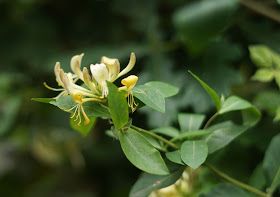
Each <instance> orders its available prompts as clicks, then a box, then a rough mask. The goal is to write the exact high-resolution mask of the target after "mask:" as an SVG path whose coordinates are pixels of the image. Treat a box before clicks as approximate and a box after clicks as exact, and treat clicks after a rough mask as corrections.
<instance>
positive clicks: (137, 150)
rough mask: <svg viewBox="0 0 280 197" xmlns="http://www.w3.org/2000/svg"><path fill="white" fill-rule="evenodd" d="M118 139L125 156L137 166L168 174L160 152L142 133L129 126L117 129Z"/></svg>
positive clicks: (159, 173) (147, 170)
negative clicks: (124, 128)
mask: <svg viewBox="0 0 280 197" xmlns="http://www.w3.org/2000/svg"><path fill="white" fill-rule="evenodd" d="M119 140H120V143H121V146H122V149H123V152H124V154H125V156H126V157H127V158H128V160H129V161H130V162H131V163H132V164H133V165H135V166H136V167H137V168H139V169H141V170H143V171H145V172H148V173H151V174H158V175H166V174H169V171H168V169H167V167H166V165H165V163H164V161H163V159H162V157H161V155H160V153H159V152H158V151H157V150H156V149H155V148H154V147H153V146H152V145H151V144H150V143H149V142H148V141H147V139H146V138H145V137H144V136H143V135H141V134H139V133H138V132H137V131H135V130H133V129H130V128H129V129H128V130H126V131H121V130H120V131H119Z"/></svg>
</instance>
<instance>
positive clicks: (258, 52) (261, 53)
mask: <svg viewBox="0 0 280 197" xmlns="http://www.w3.org/2000/svg"><path fill="white" fill-rule="evenodd" d="M249 51H250V57H251V60H252V61H253V62H254V64H256V65H257V66H259V67H272V65H273V64H272V63H273V62H272V55H271V54H272V51H271V50H270V49H269V48H268V47H267V46H264V45H251V46H250V47H249Z"/></svg>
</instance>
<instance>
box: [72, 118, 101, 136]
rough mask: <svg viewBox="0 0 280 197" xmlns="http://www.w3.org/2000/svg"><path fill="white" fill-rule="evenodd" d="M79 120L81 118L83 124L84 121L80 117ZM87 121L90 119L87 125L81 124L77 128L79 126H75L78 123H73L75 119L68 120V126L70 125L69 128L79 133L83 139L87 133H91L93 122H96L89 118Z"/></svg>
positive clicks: (94, 119)
mask: <svg viewBox="0 0 280 197" xmlns="http://www.w3.org/2000/svg"><path fill="white" fill-rule="evenodd" d="M81 118H82V122H84V120H85V119H84V117H83V116H81ZM89 119H90V122H89V124H88V125H84V124H81V125H80V126H79V125H77V121H78V120H77V121H74V120H75V118H70V125H71V127H72V128H73V129H74V130H76V131H78V132H80V133H81V134H82V135H83V136H84V137H85V136H87V135H88V133H89V132H90V131H91V129H92V128H93V127H94V125H95V122H96V117H89Z"/></svg>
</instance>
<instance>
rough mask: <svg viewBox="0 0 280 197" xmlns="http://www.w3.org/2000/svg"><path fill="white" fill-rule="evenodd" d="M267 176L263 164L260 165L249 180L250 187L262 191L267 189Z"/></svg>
mask: <svg viewBox="0 0 280 197" xmlns="http://www.w3.org/2000/svg"><path fill="white" fill-rule="evenodd" d="M265 182H266V181H265V176H264V173H263V169H262V164H258V165H257V167H256V168H255V169H254V171H253V173H252V175H251V176H250V179H249V185H251V186H253V187H255V188H257V189H260V190H262V189H263V188H264V187H265V184H266V183H265Z"/></svg>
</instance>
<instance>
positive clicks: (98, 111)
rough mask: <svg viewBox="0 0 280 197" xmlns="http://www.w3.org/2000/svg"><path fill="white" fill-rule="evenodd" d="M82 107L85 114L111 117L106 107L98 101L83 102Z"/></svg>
mask: <svg viewBox="0 0 280 197" xmlns="http://www.w3.org/2000/svg"><path fill="white" fill-rule="evenodd" d="M83 108H84V110H85V113H86V114H87V116H89V117H90V116H94V117H106V118H111V115H110V112H109V110H108V109H106V108H105V107H103V106H102V105H101V104H99V103H98V102H93V101H89V102H86V103H84V104H83Z"/></svg>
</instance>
